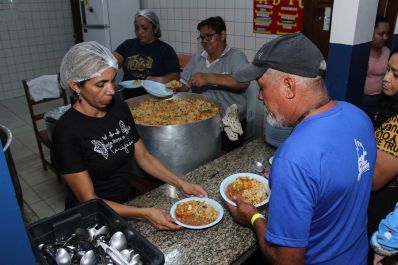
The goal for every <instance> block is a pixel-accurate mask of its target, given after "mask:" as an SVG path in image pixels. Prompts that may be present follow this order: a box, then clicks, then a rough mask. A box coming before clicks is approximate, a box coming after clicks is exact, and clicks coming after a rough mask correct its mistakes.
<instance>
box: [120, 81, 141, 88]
mask: <svg viewBox="0 0 398 265" xmlns="http://www.w3.org/2000/svg"><path fill="white" fill-rule="evenodd" d="M119 85H121V86H122V87H124V88H139V87H142V80H139V79H137V80H126V81H122V82H119Z"/></svg>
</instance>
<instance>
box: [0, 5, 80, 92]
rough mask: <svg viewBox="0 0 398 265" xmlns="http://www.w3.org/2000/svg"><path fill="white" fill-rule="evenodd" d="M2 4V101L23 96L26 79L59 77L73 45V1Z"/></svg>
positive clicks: (0, 14) (0, 51) (0, 66)
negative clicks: (24, 80)
mask: <svg viewBox="0 0 398 265" xmlns="http://www.w3.org/2000/svg"><path fill="white" fill-rule="evenodd" d="M10 2H11V4H7V1H2V2H1V3H0V100H1V99H7V98H12V97H17V96H21V95H23V94H24V93H23V88H22V82H21V80H22V79H28V80H29V79H32V78H33V77H36V76H39V75H44V74H56V73H57V72H58V69H59V65H60V62H61V60H62V57H63V55H64V54H65V52H66V51H67V50H68V49H69V48H70V47H71V46H72V45H73V43H74V40H73V22H72V16H71V8H70V1H69V0H17V1H10Z"/></svg>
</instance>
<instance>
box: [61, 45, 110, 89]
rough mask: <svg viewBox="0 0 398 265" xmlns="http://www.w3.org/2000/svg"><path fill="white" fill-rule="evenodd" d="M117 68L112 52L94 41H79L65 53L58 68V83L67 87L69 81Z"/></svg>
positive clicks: (88, 77) (83, 78) (78, 80)
mask: <svg viewBox="0 0 398 265" xmlns="http://www.w3.org/2000/svg"><path fill="white" fill-rule="evenodd" d="M110 67H112V68H115V69H116V70H117V69H118V65H117V61H116V59H115V57H114V56H113V55H112V52H111V51H110V50H109V49H108V48H106V47H104V46H102V45H101V44H99V43H98V42H95V41H87V42H81V43H78V44H76V45H75V46H73V47H72V48H70V50H69V51H68V52H67V53H66V54H65V56H64V58H63V59H62V62H61V67H60V69H59V75H60V83H61V86H62V87H63V88H64V89H67V88H69V81H71V80H75V81H77V82H81V81H85V80H88V79H91V78H93V77H96V76H99V75H101V73H102V72H103V71H104V70H106V69H108V68H110Z"/></svg>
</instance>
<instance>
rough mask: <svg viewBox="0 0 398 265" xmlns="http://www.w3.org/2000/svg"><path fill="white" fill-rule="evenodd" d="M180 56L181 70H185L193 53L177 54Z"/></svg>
mask: <svg viewBox="0 0 398 265" xmlns="http://www.w3.org/2000/svg"><path fill="white" fill-rule="evenodd" d="M177 57H178V61H179V63H180V70H181V72H182V71H183V70H184V68H185V66H186V65H187V63H188V62H189V60H191V55H186V54H182V53H180V54H177Z"/></svg>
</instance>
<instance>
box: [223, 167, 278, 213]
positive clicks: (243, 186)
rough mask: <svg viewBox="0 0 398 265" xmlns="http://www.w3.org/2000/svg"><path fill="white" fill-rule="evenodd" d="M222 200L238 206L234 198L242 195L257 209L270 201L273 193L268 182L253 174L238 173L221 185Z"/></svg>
mask: <svg viewBox="0 0 398 265" xmlns="http://www.w3.org/2000/svg"><path fill="white" fill-rule="evenodd" d="M220 193H221V196H222V198H223V199H224V200H225V201H226V202H227V203H229V204H232V205H234V206H236V203H235V202H234V197H235V196H236V195H238V194H239V195H240V196H242V197H243V199H244V200H245V201H246V202H248V203H251V204H253V205H254V206H256V207H261V206H263V205H264V204H266V203H267V202H268V201H269V196H270V194H271V191H270V189H269V185H268V180H267V179H266V178H264V177H263V176H260V175H257V174H253V173H237V174H233V175H231V176H229V177H227V178H225V179H224V180H223V181H222V182H221V185H220Z"/></svg>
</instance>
